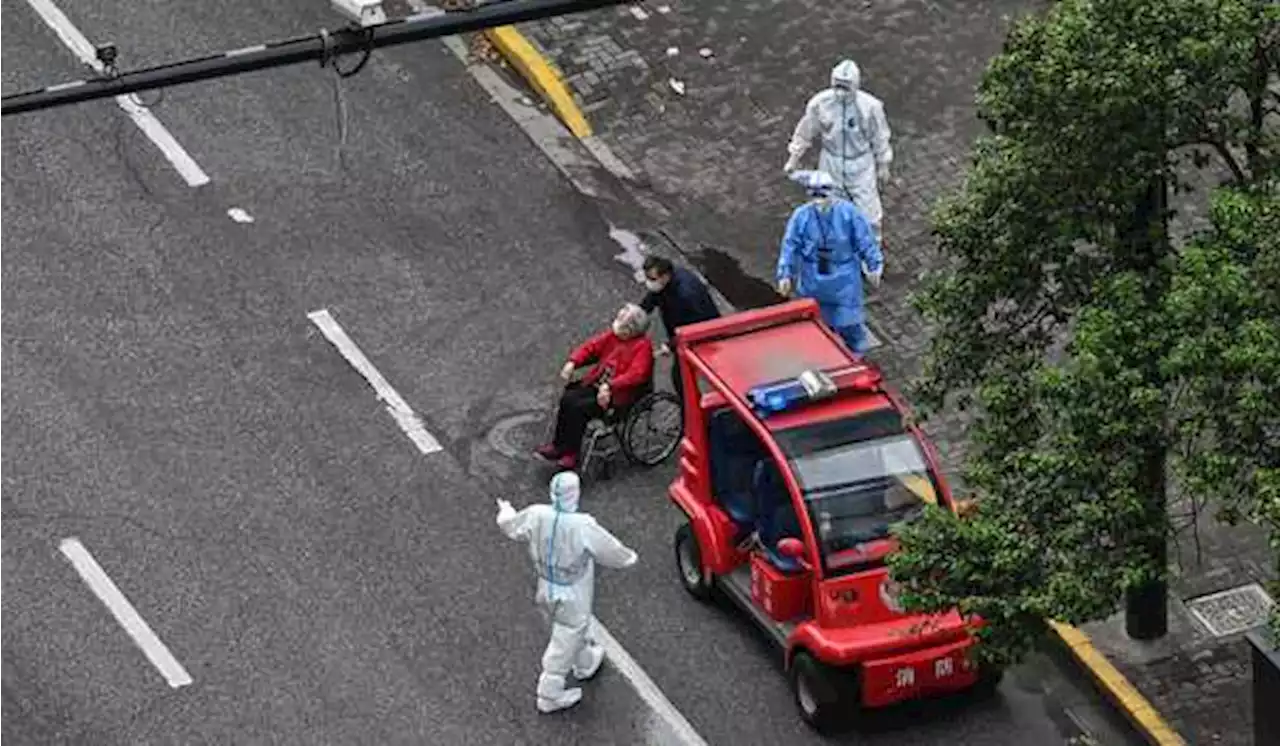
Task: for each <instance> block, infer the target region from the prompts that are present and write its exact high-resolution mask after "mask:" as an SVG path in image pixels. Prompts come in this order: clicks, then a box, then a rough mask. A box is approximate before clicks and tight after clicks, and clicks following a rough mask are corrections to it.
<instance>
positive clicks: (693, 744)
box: [595, 619, 707, 746]
mask: <svg viewBox="0 0 1280 746" xmlns="http://www.w3.org/2000/svg"><path fill="white" fill-rule="evenodd" d="M595 632H596V640H597V641H598V642H599V643H600V644H601V645H603V646H604V652H605V654H606V655H608V656H609V661H610V662H612V663H613V666H614V668H616V669H618V673H620V674H622V676H623V677H624V678H626V680H627V681H628V682H630V683H631V687H632V688H633V689H635V690H636V693H637V694H639V695H640V699H642V700H644V703H645V704H647V705H649V709H651V710H653V712H654V714H656V715H657V716H658V717H660V718H662V719H663V720H664V721H666V725H667V726H668V727H669V728H670V729H671V730H672V732H673V733H674V734H675V736H676V737H677V738H679V739H680V743H682V744H685V746H707V742H706V740H705V739H703V737H702V736H700V735H698V731H696V730H694V728H693V725H692V724H691V723H690V722H689V721H688V720H686V719H685V717H684V715H681V714H680V711H679V710H677V709H676V706H675V705H673V704H671V700H669V699H667V696H666V695H665V694H663V693H662V690H661V689H659V688H658V685H657V684H655V683H653V679H651V678H649V674H647V673H645V672H644V669H643V668H641V667H640V664H639V663H636V659H635V658H632V657H631V654H630V653H628V652H627V651H626V649H624V648H623V647H622V645H621V644H619V643H618V641H617V640H616V639H614V637H613V635H612V634H610V633H609V630H607V629H605V626H604V625H603V624H601V623H600V620H599V619H597V620H596V630H595Z"/></svg>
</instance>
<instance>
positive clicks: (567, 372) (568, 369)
mask: <svg viewBox="0 0 1280 746" xmlns="http://www.w3.org/2000/svg"><path fill="white" fill-rule="evenodd" d="M575 367H576V366H575V365H574V364H573V361H572V360H570V361H569V362H567V363H565V364H564V367H563V368H561V369H560V377H561V378H563V379H564V380H566V381H567V380H569V379H570V378H573V370H574V368H575Z"/></svg>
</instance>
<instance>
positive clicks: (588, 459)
mask: <svg viewBox="0 0 1280 746" xmlns="http://www.w3.org/2000/svg"><path fill="white" fill-rule="evenodd" d="M556 401H557V402H559V393H557V397H556ZM559 414H560V413H559V407H558V405H557V407H554V408H553V410H552V414H551V423H550V424H551V427H554V426H555V422H556V419H557V418H558V417H559ZM682 437H684V412H683V410H682V408H681V405H680V399H679V398H678V397H677V396H676V395H675V394H673V393H671V392H670V391H659V390H657V389H655V388H654V386H653V381H652V379H650V381H649V382H648V383H646V384H645V385H644V386H643V387H642V388H641V390H640V396H639V397H638V398H636V400H635V401H633V402H631V403H630V404H628V405H627V406H625V407H610V408H609V409H608V410H606V411H605V413H604V414H603V415H602V416H600V417H597V418H595V419H593V420H591V421H590V422H588V423H587V429H586V432H584V433H583V435H582V445H581V446H580V447H579V448H578V469H577V471H578V473H579V474H580V475H581V476H582V477H583V478H584V479H600V480H603V479H609V478H610V477H612V476H613V472H614V469H615V467H616V465H617V463H618V461H619V460H620V459H619V457H620V456H621V457H622V458H621V460H625V461H626V462H627V463H631V464H636V465H639V466H646V467H652V466H657V465H658V464H661V463H662V462H664V461H666V460H667V459H668V458H670V457H671V454H673V453H675V451H676V447H677V446H679V445H680V439H681V438H682Z"/></svg>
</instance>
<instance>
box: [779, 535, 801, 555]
mask: <svg viewBox="0 0 1280 746" xmlns="http://www.w3.org/2000/svg"><path fill="white" fill-rule="evenodd" d="M778 554H781V555H782V556H783V557H786V558H787V559H793V560H803V559H804V542H802V541H800V540H799V539H793V538H791V537H790V536H788V537H787V538H785V539H779V540H778Z"/></svg>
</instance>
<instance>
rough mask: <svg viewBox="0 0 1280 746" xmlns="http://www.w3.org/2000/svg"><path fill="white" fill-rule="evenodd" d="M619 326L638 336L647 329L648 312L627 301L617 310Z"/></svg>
mask: <svg viewBox="0 0 1280 746" xmlns="http://www.w3.org/2000/svg"><path fill="white" fill-rule="evenodd" d="M618 313H619V314H620V316H621V319H620V321H621V326H622V328H623V329H624V330H625V331H626V332H627V334H629V335H632V336H639V335H641V334H644V333H645V332H647V331H649V314H647V313H645V311H644V309H643V308H641V307H640V306H637V305H636V304H634V303H628V304H626V305H625V306H623V307H622V309H621V310H620V311H619V312H618Z"/></svg>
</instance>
